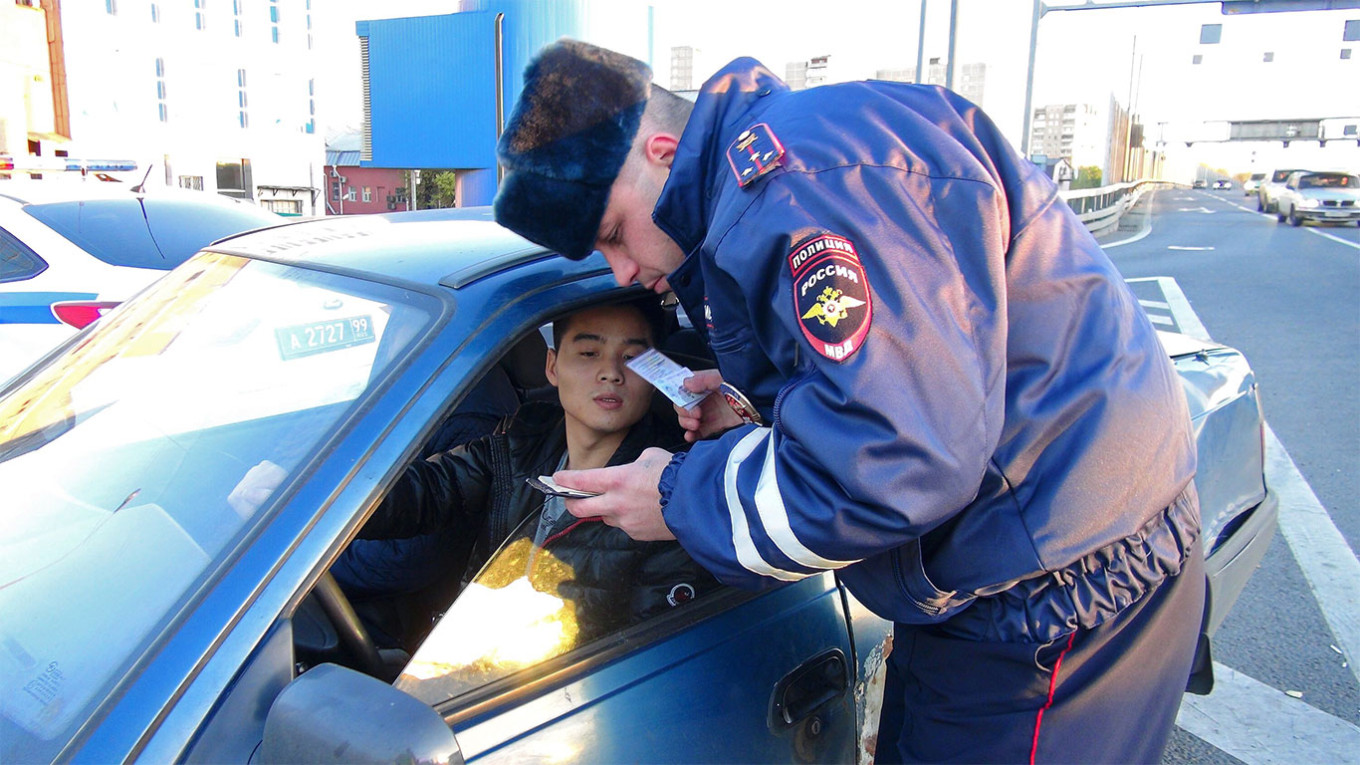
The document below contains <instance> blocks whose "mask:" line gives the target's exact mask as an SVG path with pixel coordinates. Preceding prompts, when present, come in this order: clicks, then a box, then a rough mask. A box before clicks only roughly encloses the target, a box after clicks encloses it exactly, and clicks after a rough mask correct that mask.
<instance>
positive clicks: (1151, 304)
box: [1138, 300, 1171, 311]
mask: <svg viewBox="0 0 1360 765" xmlns="http://www.w3.org/2000/svg"><path fill="white" fill-rule="evenodd" d="M1138 305H1141V306H1142V307H1144V308H1160V309H1162V310H1164V311H1166V310H1170V309H1171V304H1170V303H1164V302H1162V301H1160V300H1139V301H1138Z"/></svg>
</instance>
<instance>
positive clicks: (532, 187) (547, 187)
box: [494, 38, 652, 260]
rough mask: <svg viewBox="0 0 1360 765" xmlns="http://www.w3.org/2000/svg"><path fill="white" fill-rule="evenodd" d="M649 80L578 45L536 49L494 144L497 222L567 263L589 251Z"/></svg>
mask: <svg viewBox="0 0 1360 765" xmlns="http://www.w3.org/2000/svg"><path fill="white" fill-rule="evenodd" d="M651 80H652V70H651V67H649V66H647V65H646V64H644V63H642V62H641V61H638V60H637V59H634V58H630V57H628V56H625V55H623V54H621V53H615V52H614V51H611V50H606V49H604V48H599V47H596V46H594V45H590V44H588V43H583V42H579V41H577V40H570V39H567V38H563V39H561V40H558V41H557V42H554V43H551V44H549V45H547V46H545V47H544V48H543V49H542V50H541V51H539V53H538V56H537V57H536V58H535V59H534V60H533V61H531V62H530V63H529V65H528V66H527V67H525V69H524V90H523V92H521V93H520V97H519V102H518V103H516V104H515V109H514V111H513V112H511V114H510V121H509V124H507V125H506V128H505V132H504V133H503V134H502V135H501V139H500V142H499V143H498V144H497V146H496V156H497V158H498V159H499V160H500V163H501V166H502V167H504V168H505V175H504V177H503V178H502V179H501V184H500V191H499V192H498V193H497V194H496V201H495V203H494V209H495V215H496V221H497V222H498V223H500V224H501V225H502V226H505V227H506V228H508V229H510V230H511V231H514V232H515V233H517V234H519V235H520V236H522V237H524V238H525V239H528V240H530V241H533V242H536V243H538V244H541V245H543V246H544V247H547V248H549V249H551V250H555V251H557V252H559V253H561V254H562V255H565V256H566V257H568V258H571V259H573V260H580V259H581V258H584V257H586V256H587V255H589V254H590V253H591V251H593V250H594V249H595V236H596V233H597V231H598V229H599V227H600V219H601V218H603V217H604V209H605V205H606V204H607V203H608V201H609V187H610V186H611V185H612V184H613V183H614V179H615V177H617V176H618V174H619V168H621V167H623V162H624V160H625V159H627V158H628V152H629V150H630V149H631V148H632V145H633V137H634V136H635V135H636V134H637V130H638V124H639V122H640V121H641V119H642V110H643V109H644V108H645V107H646V105H647V98H648V96H649V95H650V93H651Z"/></svg>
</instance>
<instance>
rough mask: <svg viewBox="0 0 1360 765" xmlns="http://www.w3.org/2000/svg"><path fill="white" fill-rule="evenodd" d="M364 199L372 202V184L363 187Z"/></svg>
mask: <svg viewBox="0 0 1360 765" xmlns="http://www.w3.org/2000/svg"><path fill="white" fill-rule="evenodd" d="M364 201H365V202H372V201H373V187H372V186H365V187H364Z"/></svg>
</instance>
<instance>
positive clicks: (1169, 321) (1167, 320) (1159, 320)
mask: <svg viewBox="0 0 1360 765" xmlns="http://www.w3.org/2000/svg"><path fill="white" fill-rule="evenodd" d="M1148 321H1150V322H1152V323H1153V324H1165V325H1166V326H1168V327H1174V326H1176V320H1175V319H1173V318H1171V317H1170V316H1158V315H1157V314H1154V313H1150V314H1148Z"/></svg>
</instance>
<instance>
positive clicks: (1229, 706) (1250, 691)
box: [1101, 189, 1360, 763]
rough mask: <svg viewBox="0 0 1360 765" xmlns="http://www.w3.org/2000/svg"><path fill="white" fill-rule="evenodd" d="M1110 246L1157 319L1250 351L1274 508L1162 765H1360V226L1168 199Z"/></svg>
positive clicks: (1214, 199)
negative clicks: (1258, 560)
mask: <svg viewBox="0 0 1360 765" xmlns="http://www.w3.org/2000/svg"><path fill="white" fill-rule="evenodd" d="M1101 243H1102V245H1104V247H1105V249H1106V252H1107V253H1108V254H1109V255H1110V257H1111V259H1112V260H1113V261H1114V262H1115V264H1116V265H1117V266H1118V267H1119V269H1120V271H1121V272H1122V273H1123V274H1124V276H1125V278H1127V279H1129V280H1131V282H1132V283H1133V284H1134V285H1135V293H1136V294H1137V295H1138V297H1139V299H1140V300H1141V301H1144V305H1145V306H1146V307H1147V309H1148V312H1149V314H1150V315H1151V316H1153V319H1154V321H1158V322H1159V323H1162V324H1163V325H1167V324H1171V325H1172V326H1166V328H1168V329H1180V330H1182V331H1185V330H1187V329H1190V330H1195V329H1198V330H1200V331H1201V332H1203V333H1205V334H1207V335H1208V336H1210V337H1212V338H1213V339H1214V340H1215V341H1217V342H1220V343H1223V344H1226V345H1231V346H1233V347H1235V348H1238V349H1239V350H1241V351H1242V352H1243V353H1244V354H1245V355H1246V357H1247V359H1248V360H1249V361H1250V362H1251V364H1252V367H1253V369H1254V370H1255V372H1256V375H1257V379H1258V382H1259V384H1260V390H1261V398H1262V406H1263V409H1264V410H1265V415H1266V419H1267V421H1268V423H1269V426H1270V429H1271V431H1272V434H1273V435H1272V436H1270V437H1268V453H1270V454H1271V455H1272V458H1273V462H1272V465H1273V467H1272V468H1268V470H1267V480H1269V481H1270V482H1271V484H1272V487H1274V488H1275V489H1276V490H1277V491H1278V492H1279V493H1280V495H1281V521H1280V533H1277V535H1276V537H1275V540H1274V542H1273V543H1272V544H1271V546H1270V549H1269V551H1268V552H1267V553H1266V557H1265V559H1264V561H1263V562H1262V565H1261V566H1260V567H1259V568H1258V569H1257V571H1256V572H1255V574H1254V575H1253V576H1252V579H1251V581H1250V582H1249V583H1248V585H1247V588H1246V590H1244V592H1243V593H1242V596H1241V598H1240V599H1239V600H1238V602H1237V604H1236V606H1235V607H1234V609H1233V611H1232V613H1231V614H1229V616H1228V618H1227V620H1226V621H1225V622H1224V624H1223V626H1222V627H1221V628H1220V630H1219V632H1218V634H1217V636H1216V637H1215V642H1214V660H1215V662H1216V664H1217V665H1218V667H1217V669H1216V687H1215V691H1214V693H1213V694H1211V695H1209V696H1206V697H1197V696H1190V695H1187V696H1186V697H1185V699H1186V702H1185V703H1183V704H1182V708H1181V715H1180V718H1179V727H1178V730H1177V732H1176V734H1175V736H1174V737H1173V740H1172V743H1171V746H1170V747H1169V748H1168V751H1167V753H1166V757H1165V758H1164V761H1165V762H1170V763H1180V762H1195V763H1204V762H1210V763H1232V762H1248V763H1267V762H1291V763H1293V762H1360V671H1358V670H1360V668H1357V667H1356V666H1355V663H1356V661H1357V660H1360V576H1357V575H1356V574H1357V573H1358V572H1360V564H1357V562H1356V557H1355V553H1354V550H1355V549H1356V547H1357V542H1360V387H1357V386H1360V229H1357V228H1356V227H1355V226H1354V225H1349V226H1345V227H1337V226H1328V227H1321V226H1313V225H1305V226H1304V227H1302V228H1294V227H1292V226H1288V225H1284V224H1279V223H1277V222H1276V221H1275V219H1274V217H1273V216H1266V215H1262V214H1260V213H1258V212H1256V211H1255V201H1254V199H1252V198H1250V197H1244V196H1243V195H1242V192H1241V190H1240V189H1233V190H1230V191H1213V190H1188V189H1171V190H1162V191H1158V192H1155V193H1153V194H1150V195H1148V196H1146V197H1145V198H1144V199H1143V201H1141V202H1140V203H1139V205H1138V206H1137V207H1136V208H1135V210H1134V211H1133V212H1132V214H1130V215H1127V216H1125V219H1124V222H1123V224H1122V225H1121V230H1120V231H1119V232H1116V233H1112V234H1110V235H1107V236H1103V237H1101ZM1152 277H1164V278H1162V279H1160V280H1151V278H1152ZM1150 290H1155V291H1163V290H1165V291H1168V292H1170V293H1172V294H1170V295H1169V296H1167V295H1162V296H1160V297H1159V296H1158V295H1155V294H1152V293H1151V292H1150ZM1177 292H1179V293H1180V295H1181V296H1183V300H1180V301H1178V300H1176V299H1175V298H1177V297H1178V295H1176V294H1175V293H1177ZM1168 297H1169V298H1170V299H1168ZM1159 314H1160V316H1159ZM1197 325H1199V326H1197ZM1189 333H1191V334H1193V332H1189Z"/></svg>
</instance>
